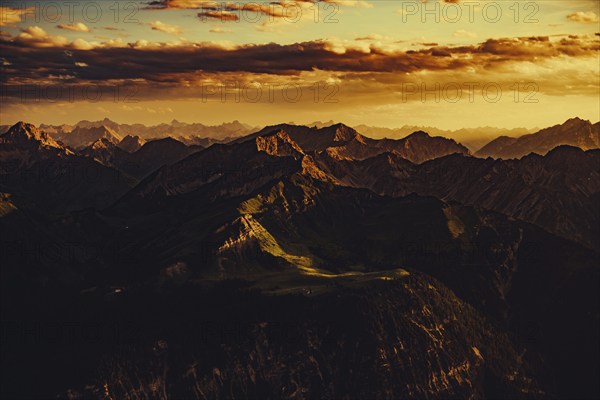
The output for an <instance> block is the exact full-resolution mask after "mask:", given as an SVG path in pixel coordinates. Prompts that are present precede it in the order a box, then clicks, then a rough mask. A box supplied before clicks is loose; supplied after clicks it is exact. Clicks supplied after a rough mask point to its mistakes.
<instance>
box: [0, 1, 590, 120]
mask: <svg viewBox="0 0 600 400" xmlns="http://www.w3.org/2000/svg"><path fill="white" fill-rule="evenodd" d="M57 6H58V7H57ZM599 8H600V1H598V0H543V1H537V2H532V1H486V0H479V1H465V0H463V1H457V0H446V1H437V0H435V1H434V0H429V1H427V2H420V1H391V0H385V1H374V0H324V1H320V2H317V3H315V2H313V1H312V0H287V1H283V2H275V3H274V2H268V1H254V2H234V1H227V2H225V1H205V0H170V1H169V0H159V1H147V2H139V1H138V2H127V1H120V2H116V1H114V0H109V1H95V2H93V1H81V0H80V1H78V2H68V1H67V2H60V1H58V2H37V1H36V2H33V1H32V2H28V1H4V0H2V2H1V3H0V68H1V71H2V72H1V76H0V83H1V85H2V93H1V94H2V99H1V100H2V102H1V109H0V123H1V124H11V123H14V122H16V121H18V120H27V121H28V122H32V123H36V124H39V123H42V122H43V123H55V124H57V123H75V122H77V121H79V120H82V119H89V120H98V119H103V118H104V117H108V118H110V119H112V120H115V121H117V122H120V123H134V122H141V123H145V124H148V125H150V124H156V123H161V122H169V121H171V120H172V119H177V120H179V121H185V122H202V123H206V124H219V123H222V122H227V121H232V120H240V121H242V122H246V123H249V124H252V125H267V124H272V123H280V122H296V123H310V122H313V121H317V120H321V121H327V120H335V121H341V122H345V123H347V124H350V125H356V124H367V125H372V126H385V127H399V126H402V125H405V124H410V125H429V126H436V127H439V128H443V129H455V128H461V127H477V126H497V127H507V128H511V127H536V126H539V127H544V126H549V125H552V124H554V123H560V122H563V121H564V120H566V119H568V118H571V117H574V116H579V117H581V118H585V119H589V120H592V121H593V122H596V121H598V120H599V119H600V96H599V91H600V77H599V76H600V75H599V74H600V70H599V69H600V67H599V65H600V34H599V33H598V32H599V31H600V26H599V24H600V23H599V21H598V18H599V15H600V10H599Z"/></svg>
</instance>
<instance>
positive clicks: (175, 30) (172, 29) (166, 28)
mask: <svg viewBox="0 0 600 400" xmlns="http://www.w3.org/2000/svg"><path fill="white" fill-rule="evenodd" d="M148 25H149V26H150V27H151V28H152V30H154V31H160V32H164V33H168V34H169V35H181V33H182V29H181V28H180V27H178V26H177V25H169V24H165V23H163V22H160V21H154V22H149V23H148Z"/></svg>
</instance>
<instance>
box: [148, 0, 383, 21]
mask: <svg viewBox="0 0 600 400" xmlns="http://www.w3.org/2000/svg"><path fill="white" fill-rule="evenodd" d="M319 2H322V3H327V4H333V5H336V6H343V7H352V8H373V4H371V3H369V2H368V1H366V0H277V1H272V2H269V3H260V2H258V1H256V2H232V1H225V2H224V1H213V0H154V1H150V2H148V3H147V6H146V8H147V9H154V10H164V9H188V10H200V9H203V10H207V11H218V10H220V11H245V12H256V13H259V14H263V15H269V16H272V17H275V18H284V17H286V16H287V17H289V15H290V13H293V12H294V11H293V10H292V11H290V10H291V9H298V7H300V8H306V7H307V6H308V7H311V6H313V5H314V4H317V3H319ZM286 9H287V10H286ZM282 11H283V12H282Z"/></svg>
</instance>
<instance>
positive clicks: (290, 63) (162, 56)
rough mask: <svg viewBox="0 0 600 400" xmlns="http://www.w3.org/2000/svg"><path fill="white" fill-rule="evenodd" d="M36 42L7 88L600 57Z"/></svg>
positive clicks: (19, 58) (589, 41) (6, 80)
mask: <svg viewBox="0 0 600 400" xmlns="http://www.w3.org/2000/svg"><path fill="white" fill-rule="evenodd" d="M32 32H34V31H32ZM31 36H32V35H29V36H23V37H21V36H17V37H11V38H10V39H1V40H0V54H2V57H3V59H4V60H5V62H4V64H7V65H6V66H5V67H4V68H3V74H2V75H0V83H2V84H3V85H5V86H7V87H9V88H12V89H18V88H19V87H20V86H23V85H31V84H42V85H52V84H54V85H63V84H67V83H68V84H72V85H78V84H79V85H90V84H101V85H104V84H105V83H106V82H109V83H110V82H125V83H127V82H137V83H138V84H139V82H145V84H146V85H148V87H150V86H152V87H155V88H169V90H177V88H179V87H193V86H194V85H195V84H197V82H198V81H201V80H202V79H207V77H209V76H212V77H213V78H214V79H221V78H222V77H223V76H233V77H234V79H239V80H243V79H245V80H250V79H251V78H253V77H254V78H256V77H257V76H261V75H271V76H275V77H281V79H284V78H285V79H288V78H292V77H299V76H300V74H302V73H310V74H316V73H319V72H328V73H331V74H363V75H364V74H378V79H380V80H381V78H382V77H383V76H385V74H388V75H390V76H401V75H402V76H403V75H404V74H406V73H408V74H410V73H413V72H418V71H425V70H428V71H433V72H439V73H446V72H447V73H449V74H452V73H454V72H456V73H466V71H469V70H478V71H481V70H485V71H487V72H489V71H494V69H496V68H498V70H500V69H503V68H505V67H506V66H510V65H511V63H516V62H521V61H527V62H533V63H539V62H543V61H544V60H548V59H552V58H558V57H590V56H595V57H597V56H598V53H599V51H600V40H599V38H598V37H593V36H591V37H588V36H581V37H577V36H572V37H565V38H563V39H560V40H550V38H548V37H527V38H512V39H509V38H507V39H489V40H487V41H485V42H484V43H482V44H480V45H474V46H457V47H444V46H435V47H431V48H423V49H417V50H411V51H400V50H398V51H390V50H389V49H388V50H384V49H380V48H378V47H376V46H374V45H367V46H366V47H365V46H362V47H361V46H356V45H355V44H354V45H353V44H352V43H350V44H347V43H345V42H341V43H332V42H329V41H324V40H321V41H312V42H303V43H296V44H290V45H280V44H274V43H270V44H262V45H244V46H233V45H231V46H230V47H226V46H223V45H218V44H212V43H179V44H177V45H172V44H171V45H167V44H164V43H155V44H152V43H144V44H123V43H121V45H120V46H108V45H104V47H103V46H99V45H95V46H92V47H91V48H88V47H87V46H85V44H82V43H79V44H78V45H77V46H75V44H74V43H69V44H60V45H57V42H56V40H54V39H53V38H52V37H49V36H44V35H43V34H41V33H40V34H38V35H37V37H31ZM58 43H62V42H58ZM354 43H356V42H354ZM82 65H85V67H81V66H82ZM294 79H295V78H294ZM109 83H107V84H109ZM12 89H11V90H12Z"/></svg>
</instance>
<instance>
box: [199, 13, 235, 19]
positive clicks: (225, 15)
mask: <svg viewBox="0 0 600 400" xmlns="http://www.w3.org/2000/svg"><path fill="white" fill-rule="evenodd" d="M198 18H200V20H206V19H216V20H219V21H239V19H240V17H238V16H237V15H236V14H234V13H232V12H229V11H202V12H199V13H198Z"/></svg>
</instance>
